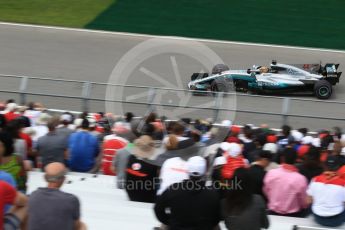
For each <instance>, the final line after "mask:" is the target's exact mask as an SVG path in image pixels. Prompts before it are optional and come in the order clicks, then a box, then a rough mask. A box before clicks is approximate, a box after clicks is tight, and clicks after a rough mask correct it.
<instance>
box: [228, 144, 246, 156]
mask: <svg viewBox="0 0 345 230" xmlns="http://www.w3.org/2000/svg"><path fill="white" fill-rule="evenodd" d="M227 147H228V148H227V150H226V152H227V153H228V154H229V156H231V157H237V156H238V155H240V154H241V152H242V147H241V145H239V144H237V143H229V145H228V146H227Z"/></svg>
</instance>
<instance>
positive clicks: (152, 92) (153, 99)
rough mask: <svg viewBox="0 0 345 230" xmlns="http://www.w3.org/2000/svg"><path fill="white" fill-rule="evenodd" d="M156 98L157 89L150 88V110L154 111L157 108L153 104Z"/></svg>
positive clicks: (148, 97)
mask: <svg viewBox="0 0 345 230" xmlns="http://www.w3.org/2000/svg"><path fill="white" fill-rule="evenodd" d="M155 98H156V89H155V88H150V89H149V91H148V95H147V106H148V110H149V111H151V112H154V111H155V110H156V108H155V105H154V104H153V103H154V101H155Z"/></svg>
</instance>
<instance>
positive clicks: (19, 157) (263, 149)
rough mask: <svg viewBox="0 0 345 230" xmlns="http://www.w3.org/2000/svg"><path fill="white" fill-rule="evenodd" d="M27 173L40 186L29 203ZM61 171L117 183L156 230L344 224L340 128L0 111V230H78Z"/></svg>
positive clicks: (344, 147)
mask: <svg viewBox="0 0 345 230" xmlns="http://www.w3.org/2000/svg"><path fill="white" fill-rule="evenodd" d="M34 168H39V169H40V170H42V171H44V172H45V180H46V181H47V183H48V186H47V187H46V188H39V189H38V190H36V191H35V192H33V193H32V194H31V195H30V198H29V199H28V197H26V195H25V193H26V182H27V172H28V171H30V170H33V169H34ZM68 171H74V172H83V173H102V174H105V175H112V176H116V186H117V187H118V188H119V189H124V190H125V191H126V193H127V194H128V197H129V199H130V200H132V201H139V202H149V203H154V204H155V206H154V211H155V214H156V217H157V219H158V220H159V221H160V222H161V223H162V224H161V226H159V227H156V229H171V230H174V229H198V230H202V229H205V230H206V229H207V230H209V229H219V223H220V222H221V221H224V223H225V225H226V227H227V228H228V229H243V230H246V229H248V230H249V229H250V230H252V229H260V228H268V227H269V225H270V223H269V220H268V217H267V215H268V214H270V215H280V216H290V217H302V218H303V217H307V216H308V215H312V216H313V217H314V220H315V221H316V222H317V223H319V224H320V225H323V226H329V227H336V226H340V225H342V224H344V223H345V135H344V134H343V133H342V131H341V129H340V128H339V127H335V128H333V129H332V130H320V131H319V132H318V133H317V134H313V135H310V134H309V132H308V129H307V128H301V129H298V130H292V128H291V127H290V126H288V125H284V126H283V127H281V131H280V132H276V131H273V130H272V129H270V128H269V127H268V126H267V125H265V124H263V125H261V126H260V127H254V126H253V125H244V126H237V125H233V124H232V122H231V121H228V120H225V121H222V122H221V123H219V124H214V123H212V121H211V120H210V119H205V120H195V121H192V120H191V119H189V118H183V119H181V120H178V121H171V120H167V118H166V117H158V116H157V115H156V114H155V113H150V114H149V115H148V116H146V117H142V118H136V117H134V114H132V113H126V114H125V115H123V116H116V115H114V114H111V113H88V112H84V113H81V114H78V115H76V114H71V113H69V112H65V113H63V114H59V115H53V114H50V113H49V112H48V111H47V110H46V109H45V108H44V107H43V105H41V104H39V103H30V104H28V105H27V106H18V105H17V104H16V103H15V101H14V100H8V101H7V102H3V103H0V193H1V195H0V197H1V198H0V210H1V211H0V215H1V216H0V229H1V228H3V229H6V230H8V229H18V228H19V227H20V226H22V229H26V228H27V229H35V230H39V229H85V228H86V226H85V224H83V222H81V220H80V204H79V200H78V198H77V197H75V196H74V195H72V194H68V193H64V192H62V191H61V190H60V187H61V186H62V185H63V183H64V180H65V175H66V173H67V172H68ZM248 220H250V221H248ZM1 221H3V222H1Z"/></svg>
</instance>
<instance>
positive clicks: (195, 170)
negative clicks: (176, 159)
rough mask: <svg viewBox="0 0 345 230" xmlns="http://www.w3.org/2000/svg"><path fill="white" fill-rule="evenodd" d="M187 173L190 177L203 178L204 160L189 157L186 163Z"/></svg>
mask: <svg viewBox="0 0 345 230" xmlns="http://www.w3.org/2000/svg"><path fill="white" fill-rule="evenodd" d="M187 171H188V174H189V175H190V176H196V177H197V176H199V177H200V176H203V175H205V173H206V160H205V159H204V158H202V157H200V156H195V157H191V158H189V159H188V161H187Z"/></svg>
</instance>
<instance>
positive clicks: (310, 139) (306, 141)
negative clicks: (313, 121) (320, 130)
mask: <svg viewBox="0 0 345 230" xmlns="http://www.w3.org/2000/svg"><path fill="white" fill-rule="evenodd" d="M313 140H314V138H313V137H312V136H305V137H303V138H302V144H304V145H309V144H312V143H313Z"/></svg>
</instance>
